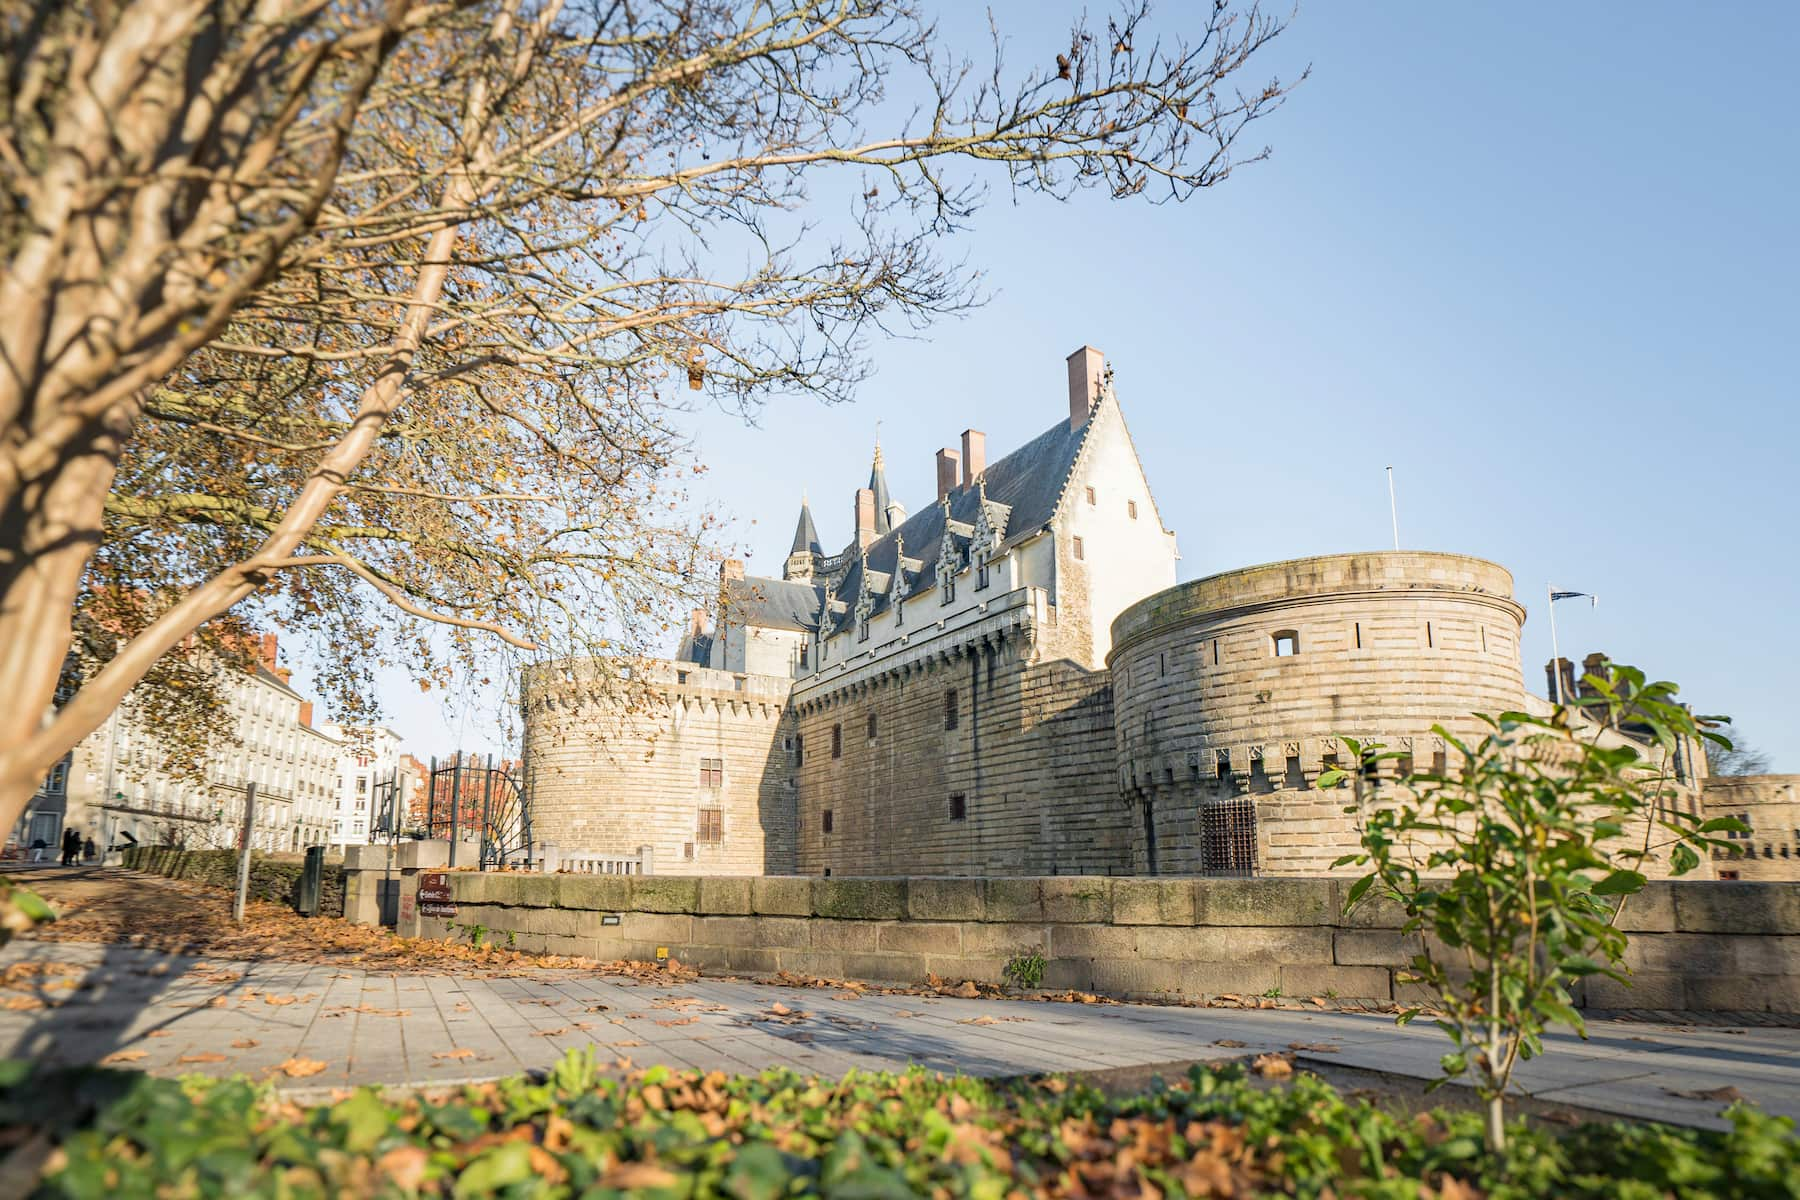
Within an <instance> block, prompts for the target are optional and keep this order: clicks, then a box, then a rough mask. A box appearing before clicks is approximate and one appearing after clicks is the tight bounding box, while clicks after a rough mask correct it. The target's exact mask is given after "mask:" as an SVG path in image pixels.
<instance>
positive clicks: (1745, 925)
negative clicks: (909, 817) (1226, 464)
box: [419, 872, 1800, 1012]
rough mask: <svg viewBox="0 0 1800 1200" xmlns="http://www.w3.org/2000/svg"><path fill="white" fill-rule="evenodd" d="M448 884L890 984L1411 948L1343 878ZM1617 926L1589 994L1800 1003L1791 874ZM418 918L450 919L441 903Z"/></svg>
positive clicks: (770, 967)
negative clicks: (1031, 961)
mask: <svg viewBox="0 0 1800 1200" xmlns="http://www.w3.org/2000/svg"><path fill="white" fill-rule="evenodd" d="M450 883H451V887H452V889H453V891H454V892H455V895H456V899H457V906H458V910H459V911H458V914H457V916H456V918H455V920H456V921H457V922H459V923H470V922H474V923H478V924H481V925H485V926H487V927H488V928H489V929H492V930H496V931H510V932H512V933H514V934H515V935H516V941H517V945H518V946H519V947H520V948H521V949H525V950H531V951H539V952H548V953H558V954H579V955H588V956H592V957H597V958H604V959H614V958H632V959H645V960H649V959H653V958H654V957H655V956H656V952H657V950H658V948H666V949H667V950H668V951H669V953H670V954H671V955H673V956H674V957H676V958H678V959H680V960H681V961H682V962H685V963H689V964H692V965H695V966H698V967H700V968H701V969H703V970H706V971H712V972H742V973H773V972H776V971H791V972H796V973H800V974H805V975H814V976H827V977H832V978H849V979H864V980H869V981H874V982H901V983H920V982H924V981H925V980H926V978H927V977H928V976H930V975H936V976H938V977H939V978H942V979H946V980H950V981H953V982H954V981H961V980H964V979H973V980H977V981H983V982H990V983H1000V982H1003V981H1004V970H1005V966H1006V963H1007V962H1008V960H1009V959H1011V958H1013V957H1014V956H1016V955H1022V954H1041V955H1043V956H1044V957H1045V959H1046V960H1047V964H1046V969H1045V973H1044V984H1045V986H1047V987H1052V988H1075V989H1080V990H1083V991H1095V992H1100V993H1104V994H1107V995H1112V996H1118V997H1122V998H1141V999H1204V998H1207V997H1212V996H1217V995H1221V994H1234V995H1239V996H1259V995H1262V994H1265V993H1271V992H1277V991H1278V992H1279V994H1281V995H1283V996H1289V997H1301V998H1307V997H1312V996H1335V997H1337V998H1340V999H1346V1000H1348V999H1360V1000H1372V1001H1380V1002H1388V1001H1395V1000H1398V1001H1407V1000H1409V999H1411V998H1412V997H1411V996H1409V995H1408V992H1407V988H1406V986H1405V985H1399V986H1398V987H1397V986H1396V984H1395V982H1394V975H1395V971H1396V970H1397V969H1398V968H1401V967H1403V966H1404V965H1405V963H1406V962H1407V960H1408V958H1409V957H1410V956H1411V954H1412V953H1414V946H1413V944H1412V943H1413V939H1412V938H1410V937H1407V936H1404V935H1402V934H1401V933H1400V929H1399V926H1400V922H1399V920H1398V914H1397V913H1395V912H1393V911H1391V910H1388V909H1385V908H1383V907H1382V906H1380V905H1369V906H1365V907H1362V908H1359V909H1358V910H1357V911H1356V912H1355V913H1353V914H1351V915H1350V916H1349V917H1345V916H1343V915H1342V912H1343V899H1344V894H1345V890H1346V889H1347V888H1348V886H1349V884H1348V882H1347V881H1345V880H1340V879H1246V880H1228V879H1134V878H1110V877H1102V876H1052V877H994V878H985V879H983V878H905V879H893V878H883V879H853V878H837V877H835V876H834V877H832V878H829V879H824V878H818V879H808V878H749V879H745V878H721V877H706V878H685V877H670V876H576V875H560V876H557V875H539V876H530V875H518V874H503V873H501V874H497V873H487V874H479V873H475V872H455V873H452V874H451V876H450ZM603 915H616V916H617V917H618V918H619V923H618V924H616V925H607V924H603V923H602V917H603ZM1623 923H1624V925H1625V926H1626V927H1627V928H1628V929H1629V930H1630V932H1631V937H1632V943H1631V951H1630V957H1629V958H1628V959H1627V962H1628V965H1629V966H1630V967H1631V968H1632V970H1633V972H1634V977H1633V980H1632V985H1631V986H1629V987H1626V986H1622V985H1619V984H1615V983H1613V982H1611V981H1609V980H1595V981H1591V982H1590V983H1589V985H1588V987H1587V989H1586V991H1585V994H1584V995H1583V996H1581V997H1579V1000H1580V1002H1581V1003H1583V1004H1585V1005H1586V1006H1587V1007H1589V1008H1593V1009H1617V1008H1662V1009H1694V1010H1721V1011H1769V1012H1800V884H1748V883H1738V884H1733V883H1653V884H1651V885H1650V886H1649V887H1648V888H1647V889H1646V890H1645V892H1643V893H1642V894H1640V895H1638V896H1635V897H1633V898H1632V900H1631V902H1630V905H1629V906H1628V907H1627V909H1626V911H1625V915H1624V918H1623ZM419 931H420V932H421V933H422V934H424V935H425V936H428V937H430V936H444V935H446V934H447V933H449V932H450V931H449V925H448V922H447V921H445V920H441V919H435V918H422V919H421V920H420V922H419Z"/></svg>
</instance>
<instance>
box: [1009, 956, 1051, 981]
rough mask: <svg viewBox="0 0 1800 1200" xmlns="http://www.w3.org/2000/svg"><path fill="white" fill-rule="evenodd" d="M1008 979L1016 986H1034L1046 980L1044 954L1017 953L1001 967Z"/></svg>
mask: <svg viewBox="0 0 1800 1200" xmlns="http://www.w3.org/2000/svg"><path fill="white" fill-rule="evenodd" d="M1001 971H1002V973H1003V974H1005V976H1006V978H1007V980H1008V981H1009V982H1010V983H1012V984H1013V985H1014V986H1016V987H1024V988H1034V987H1038V986H1040V985H1041V984H1042V983H1043V982H1044V956H1043V955H1041V954H1015V955H1013V956H1012V957H1011V958H1010V959H1008V960H1007V962H1006V966H1004V967H1002V968H1001Z"/></svg>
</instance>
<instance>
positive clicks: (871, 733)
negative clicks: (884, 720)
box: [869, 711, 876, 742]
mask: <svg viewBox="0 0 1800 1200" xmlns="http://www.w3.org/2000/svg"><path fill="white" fill-rule="evenodd" d="M875 729H876V721H875V713H874V712H873V711H870V713H869V740H870V741H871V742H872V741H874V740H875Z"/></svg>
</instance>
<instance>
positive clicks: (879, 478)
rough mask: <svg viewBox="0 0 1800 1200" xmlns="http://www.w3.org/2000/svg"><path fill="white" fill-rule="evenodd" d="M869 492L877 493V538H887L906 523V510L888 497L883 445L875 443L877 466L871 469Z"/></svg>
mask: <svg viewBox="0 0 1800 1200" xmlns="http://www.w3.org/2000/svg"><path fill="white" fill-rule="evenodd" d="M869 490H870V491H871V492H874V493H875V536H876V537H886V536H887V535H888V534H889V533H890V532H892V531H893V530H895V529H898V528H899V527H900V526H901V525H902V524H903V523H905V521H906V509H905V508H903V507H902V506H900V505H899V504H896V503H895V502H894V500H893V498H892V497H890V496H889V495H888V485H887V471H886V469H885V468H884V467H883V466H882V462H881V443H880V442H876V443H875V464H874V465H873V466H872V467H870V468H869Z"/></svg>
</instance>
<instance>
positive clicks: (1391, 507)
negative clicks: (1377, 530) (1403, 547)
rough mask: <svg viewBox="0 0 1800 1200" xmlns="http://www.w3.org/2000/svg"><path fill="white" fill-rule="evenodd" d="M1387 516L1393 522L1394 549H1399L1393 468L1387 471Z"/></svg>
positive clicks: (1397, 511) (1398, 524)
mask: <svg viewBox="0 0 1800 1200" xmlns="http://www.w3.org/2000/svg"><path fill="white" fill-rule="evenodd" d="M1387 477H1388V516H1389V518H1390V519H1392V521H1393V522H1394V549H1396V550H1398V549H1399V548H1400V506H1399V505H1398V504H1396V503H1395V502H1394V468H1392V467H1389V468H1388V469H1387Z"/></svg>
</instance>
